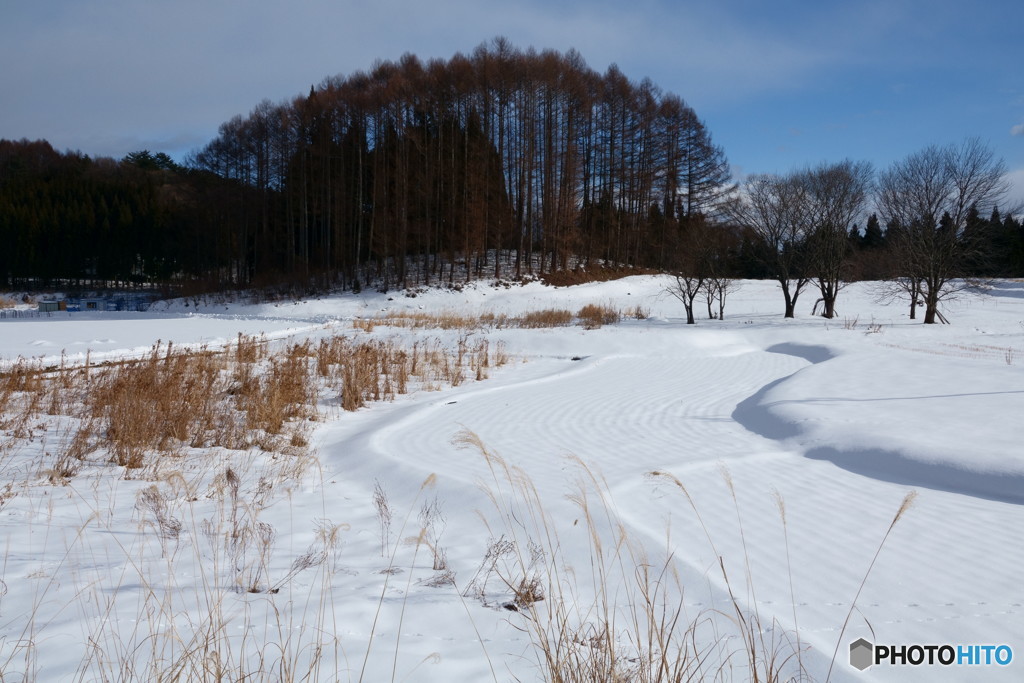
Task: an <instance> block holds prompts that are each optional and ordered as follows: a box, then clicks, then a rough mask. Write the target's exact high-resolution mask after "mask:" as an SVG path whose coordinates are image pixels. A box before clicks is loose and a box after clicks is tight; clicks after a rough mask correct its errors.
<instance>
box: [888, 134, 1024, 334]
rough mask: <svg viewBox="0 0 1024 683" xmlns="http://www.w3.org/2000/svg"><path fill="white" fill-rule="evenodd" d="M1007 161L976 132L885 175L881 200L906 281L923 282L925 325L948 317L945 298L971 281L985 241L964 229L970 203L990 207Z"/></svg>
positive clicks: (1002, 184) (1004, 186)
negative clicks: (968, 277) (941, 308)
mask: <svg viewBox="0 0 1024 683" xmlns="http://www.w3.org/2000/svg"><path fill="white" fill-rule="evenodd" d="M1005 176H1006V164H1005V163H1004V162H1003V160H1002V159H997V158H996V157H995V156H994V154H993V152H992V150H991V149H990V148H988V147H987V146H985V145H983V144H982V143H981V142H980V141H979V140H978V139H976V138H972V139H969V140H966V141H964V142H963V143H961V144H960V145H947V146H945V147H937V146H934V145H933V146H931V147H928V148H926V149H924V150H922V151H920V152H917V153H915V154H911V155H910V156H908V157H907V158H906V159H904V160H903V161H899V162H896V163H894V164H893V165H892V166H890V167H889V169H888V170H887V171H886V172H885V173H883V174H882V177H881V179H880V192H879V205H880V208H881V210H882V213H883V214H884V215H885V216H886V217H887V218H888V219H889V222H890V224H892V225H894V226H895V228H896V229H895V230H891V232H893V233H895V234H892V235H890V236H889V239H890V244H891V248H892V250H893V255H894V258H895V266H896V268H897V269H898V272H897V275H898V277H899V279H900V280H901V281H906V282H910V283H915V285H916V283H920V291H921V296H922V298H923V299H924V305H925V316H924V322H925V323H926V324H932V323H935V322H936V321H937V320H941V321H943V322H945V318H943V316H942V314H941V313H940V312H939V303H940V302H941V301H942V300H944V299H946V298H948V297H950V296H951V295H953V294H955V293H956V292H958V291H960V290H962V289H963V288H964V287H965V286H967V281H966V280H965V279H964V278H965V276H966V275H967V274H968V272H969V270H970V267H971V266H972V265H976V264H975V263H974V261H976V259H977V258H978V257H979V256H981V255H982V253H983V251H984V248H983V245H981V244H979V243H978V240H977V238H976V236H973V235H971V234H969V232H965V227H966V223H967V217H968V215H969V213H970V211H971V210H972V207H973V208H974V209H976V210H978V211H982V212H985V211H990V210H991V209H992V208H993V207H994V206H995V205H996V204H998V202H999V201H1000V199H1001V198H1002V197H1003V196H1004V195H1005V194H1006V192H1007V190H1008V189H1009V185H1008V183H1007V181H1006V179H1005Z"/></svg>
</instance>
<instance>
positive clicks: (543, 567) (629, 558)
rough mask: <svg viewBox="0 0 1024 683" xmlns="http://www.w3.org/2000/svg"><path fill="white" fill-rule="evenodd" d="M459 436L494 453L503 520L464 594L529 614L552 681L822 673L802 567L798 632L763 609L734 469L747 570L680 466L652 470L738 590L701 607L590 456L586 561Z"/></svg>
mask: <svg viewBox="0 0 1024 683" xmlns="http://www.w3.org/2000/svg"><path fill="white" fill-rule="evenodd" d="M456 444H457V445H459V446H460V447H463V448H469V449H472V450H474V451H476V452H477V453H478V454H479V455H480V456H481V457H483V458H484V460H485V461H486V463H487V466H488V468H489V471H490V480H489V481H488V482H487V484H486V487H485V492H486V493H487V494H488V496H489V497H490V499H491V502H492V503H493V505H494V509H495V511H496V514H497V524H496V528H495V525H491V524H489V525H488V530H489V533H490V534H491V535H492V536H491V540H490V542H489V543H488V544H487V548H486V553H485V555H484V558H483V560H482V562H481V564H480V567H479V569H478V570H477V572H476V574H475V575H474V577H473V579H472V580H471V581H470V582H469V584H468V585H467V587H466V588H465V590H464V595H465V596H467V597H473V598H475V599H478V600H480V601H481V602H483V603H484V604H487V605H491V606H493V607H500V608H504V609H507V610H510V611H513V612H521V613H523V614H524V616H525V617H526V618H525V619H524V620H523V621H522V622H517V625H519V626H520V628H522V629H523V630H524V631H525V632H526V633H528V634H529V636H530V639H531V641H532V643H533V645H534V647H535V649H536V652H537V656H538V665H539V668H540V673H541V675H542V677H543V679H544V680H546V681H551V682H552V683H584V682H591V681H622V682H625V681H644V682H649V681H650V682H653V681H658V682H662V681H665V682H675V681H690V680H708V679H712V680H749V681H763V682H775V681H789V680H809V679H810V676H809V672H808V671H807V670H806V669H805V666H804V661H803V651H804V649H805V648H806V645H805V644H804V643H803V642H802V639H801V637H800V633H799V630H798V621H797V613H796V604H797V601H796V599H795V597H794V596H795V592H794V590H793V583H792V573H791V572H790V577H789V579H790V593H791V597H793V605H794V607H793V609H794V612H793V615H792V616H793V625H794V628H793V630H787V628H786V627H785V626H783V625H782V624H781V623H780V622H779V621H777V619H776V618H774V617H770V616H769V615H765V614H761V613H760V612H759V610H758V608H757V605H758V604H759V603H758V599H757V594H756V582H755V581H754V577H753V573H752V570H751V562H750V559H749V555H748V551H747V543H746V538H745V533H744V525H743V518H742V516H741V515H740V505H739V500H738V493H737V491H736V488H735V486H734V485H733V482H732V478H731V476H730V474H729V472H728V471H727V470H724V469H723V472H722V474H723V478H724V480H725V483H726V485H727V487H728V490H729V495H730V496H731V498H732V505H733V507H734V509H735V511H736V529H737V534H738V539H739V548H740V549H741V556H740V558H739V559H738V560H736V559H733V560H732V562H733V563H734V564H736V565H737V566H739V567H741V568H742V571H740V572H738V573H739V574H740V576H739V577H737V576H733V575H731V573H730V571H728V570H727V563H726V560H725V558H724V556H723V555H722V553H720V552H719V550H718V548H717V547H716V543H715V540H716V539H715V538H714V537H713V535H712V534H711V532H710V530H709V528H708V527H707V525H706V524H705V521H704V519H703V517H702V515H701V511H700V509H699V507H698V506H697V505H696V503H695V502H694V500H693V498H692V497H691V496H690V493H689V491H688V490H687V489H686V487H685V485H684V484H683V483H682V482H681V481H680V480H679V479H678V478H676V477H675V476H673V475H671V474H669V473H665V472H652V473H650V477H651V479H652V481H654V482H666V483H668V484H669V485H670V486H671V487H672V488H674V489H675V490H676V491H678V492H679V493H680V494H682V496H683V498H684V499H685V501H686V503H687V507H689V509H690V511H691V512H692V513H693V515H694V516H695V518H696V519H697V521H698V523H699V526H700V528H701V529H702V530H703V532H704V535H705V537H706V540H707V543H708V545H709V548H710V550H711V552H712V553H713V554H714V556H715V557H717V558H718V571H719V572H720V575H721V579H722V583H723V585H724V586H725V589H726V591H727V594H728V601H727V604H726V607H724V608H716V609H700V610H699V611H697V612H696V613H691V612H688V611H687V609H686V606H685V604H684V601H683V593H684V590H685V588H686V587H685V586H684V585H682V583H681V580H680V577H679V575H678V574H677V572H676V566H677V562H679V561H680V560H681V558H676V557H675V556H674V549H673V547H672V544H671V543H669V544H668V547H666V548H665V549H664V551H663V553H662V554H660V555H659V556H651V555H649V553H648V550H647V549H646V548H645V543H644V540H643V539H635V538H633V537H631V536H630V534H629V532H628V531H627V529H626V528H625V525H624V524H623V523H622V521H621V519H620V518H619V517H618V515H617V514H616V512H615V509H614V504H613V503H612V501H611V499H610V495H609V487H608V485H607V483H606V482H605V481H604V480H603V479H601V478H600V477H599V476H598V475H596V474H595V473H594V472H593V471H592V470H590V469H589V468H587V466H586V465H585V464H584V463H583V462H582V461H580V460H579V459H577V458H572V460H573V462H574V463H575V465H576V466H577V468H578V471H579V474H580V477H579V483H578V488H577V489H576V490H575V491H574V492H573V493H572V494H571V495H570V496H569V500H571V501H572V502H573V503H574V504H575V508H576V510H575V513H576V514H575V515H574V516H576V517H577V520H576V521H575V522H573V524H572V526H574V527H575V526H577V524H579V525H580V526H582V527H583V529H584V531H585V532H586V533H587V534H588V539H589V549H590V554H589V557H577V558H573V559H574V560H575V561H576V563H577V564H576V565H575V566H574V565H572V564H571V563H570V558H567V557H564V556H563V555H562V548H563V547H564V546H565V543H564V542H563V540H562V539H560V537H559V531H558V529H559V524H560V523H561V522H562V521H563V520H560V519H554V518H552V517H551V516H550V514H549V512H548V511H547V510H546V509H545V505H544V502H543V500H542V497H541V495H540V493H539V492H538V490H537V489H536V488H535V487H534V484H533V482H532V480H531V479H530V477H529V475H528V474H527V473H526V472H524V471H522V470H521V469H519V468H518V467H516V466H514V465H511V464H509V463H508V462H506V461H505V460H504V459H502V458H501V457H500V456H499V455H498V454H496V453H494V452H493V451H491V450H489V449H488V448H487V447H486V445H484V444H483V442H482V441H481V440H480V438H479V437H478V436H476V435H475V434H473V433H472V432H469V431H463V432H461V433H460V434H459V435H458V436H457V437H456ZM915 495H916V494H915V493H913V492H911V493H910V494H908V495H907V497H906V498H905V499H904V501H903V503H902V504H901V506H900V508H899V510H898V511H897V512H896V514H895V516H894V518H893V520H892V523H891V524H890V525H889V528H888V529H887V530H886V532H885V534H884V536H883V537H882V539H881V542H880V543H879V545H878V549H877V550H876V553H875V556H874V558H872V560H871V562H870V564H869V565H868V567H867V569H866V571H865V573H864V576H863V578H862V580H861V584H860V587H859V588H858V590H857V594H856V595H855V596H853V599H852V601H851V603H850V610H849V614H848V615H847V620H846V622H844V624H843V625H842V629H841V630H840V631H839V635H838V636H837V640H836V652H838V647H839V645H840V644H841V643H842V639H843V635H844V633H845V629H846V626H847V623H848V621H849V617H850V614H852V613H853V611H854V610H855V609H856V605H857V600H858V598H859V596H860V591H861V589H862V588H863V586H864V584H865V583H866V582H867V579H868V577H869V575H870V573H871V570H872V568H873V566H874V563H875V560H877V557H878V554H879V553H880V552H881V549H882V547H883V546H884V545H885V543H886V541H887V540H888V537H889V535H890V533H891V531H892V529H893V527H894V526H895V525H896V523H897V522H898V521H899V520H900V518H901V517H902V516H903V515H904V514H905V513H906V511H907V509H909V507H910V506H911V504H912V502H913V499H914V496H915ZM776 503H777V506H778V510H779V515H780V520H781V524H782V528H783V531H784V538H785V543H786V545H785V548H784V549H783V550H782V552H784V553H785V555H786V559H787V566H789V537H788V530H787V523H786V513H785V504H784V502H783V500H782V498H781V496H779V495H778V494H776ZM562 526H563V527H564V524H563V525H562ZM496 532H498V533H496ZM834 660H835V655H833V663H834ZM829 675H831V670H830V671H829Z"/></svg>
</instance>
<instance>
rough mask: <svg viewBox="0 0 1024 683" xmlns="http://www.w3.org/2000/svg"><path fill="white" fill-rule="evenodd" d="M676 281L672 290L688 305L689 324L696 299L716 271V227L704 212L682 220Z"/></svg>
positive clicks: (676, 261)
mask: <svg viewBox="0 0 1024 683" xmlns="http://www.w3.org/2000/svg"><path fill="white" fill-rule="evenodd" d="M676 249H677V251H676V257H675V259H674V260H675V263H676V265H675V269H674V270H673V273H672V274H673V275H674V276H675V284H674V285H671V286H669V290H668V291H669V293H670V294H672V296H674V297H676V298H677V299H679V300H680V301H682V302H683V307H684V308H685V309H686V324H687V325H693V324H694V323H696V319H695V317H694V315H693V303H694V300H695V299H696V298H697V295H699V294H700V293H701V292H702V291H704V290H705V286H706V283H707V281H708V278H709V277H711V275H712V274H713V263H714V259H715V256H716V253H715V251H716V250H715V239H714V228H713V227H712V226H710V225H709V224H708V222H707V221H706V220H705V219H704V217H703V216H700V215H697V216H694V217H692V218H686V219H684V220H682V221H681V222H680V230H679V242H678V244H677V247H676Z"/></svg>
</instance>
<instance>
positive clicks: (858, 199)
mask: <svg viewBox="0 0 1024 683" xmlns="http://www.w3.org/2000/svg"><path fill="white" fill-rule="evenodd" d="M873 175H874V172H873V170H872V168H871V164H869V163H867V162H853V161H850V160H849V159H847V160H845V161H841V162H839V163H836V164H822V165H820V166H818V167H817V168H813V169H810V170H807V171H803V172H801V173H799V174H798V175H797V177H798V178H799V179H800V180H801V182H803V183H804V185H805V188H806V191H805V194H804V197H805V199H806V201H807V207H806V209H805V211H804V215H805V216H806V218H807V221H808V226H807V228H808V250H807V259H808V263H807V265H808V269H809V271H810V273H811V274H813V276H814V279H815V281H816V282H817V284H818V290H819V291H820V292H821V300H822V304H823V309H822V313H821V314H822V315H823V316H824V317H826V318H833V317H835V313H836V298H837V297H838V296H839V290H840V289H841V288H842V287H843V284H844V282H843V281H844V277H845V275H846V267H847V265H848V263H849V254H850V240H849V234H850V228H851V227H852V226H853V225H854V224H855V223H856V221H857V218H858V217H859V216H860V215H861V214H862V213H864V210H865V208H866V206H867V201H868V197H869V195H870V192H871V184H872V177H873Z"/></svg>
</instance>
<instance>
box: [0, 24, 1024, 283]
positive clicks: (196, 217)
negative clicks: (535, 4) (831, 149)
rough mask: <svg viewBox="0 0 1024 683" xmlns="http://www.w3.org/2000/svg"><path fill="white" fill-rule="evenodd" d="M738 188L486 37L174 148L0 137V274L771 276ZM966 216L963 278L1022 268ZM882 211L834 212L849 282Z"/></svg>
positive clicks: (723, 167) (703, 134) (185, 278)
mask: <svg viewBox="0 0 1024 683" xmlns="http://www.w3.org/2000/svg"><path fill="white" fill-rule="evenodd" d="M837 168H838V167H837ZM832 170H835V169H832ZM735 197H736V186H735V184H733V183H732V180H731V178H730V172H729V165H728V161H727V158H726V155H725V152H724V150H723V149H722V148H721V147H719V146H717V145H715V144H714V143H713V141H712V136H711V133H710V132H709V131H708V129H707V127H706V126H705V124H704V122H703V121H702V120H701V119H700V118H699V117H698V116H697V114H696V113H695V112H694V110H693V109H692V108H691V107H689V106H688V105H687V104H686V103H685V102H684V100H683V99H682V98H681V97H679V96H677V95H674V94H671V93H665V92H662V91H661V90H660V89H659V88H658V87H657V86H656V85H655V84H653V83H651V82H650V81H649V80H643V81H641V82H634V81H632V80H630V79H629V78H628V77H627V76H625V75H624V74H623V73H622V72H621V71H620V70H619V69H618V68H617V67H615V66H614V65H613V66H612V67H610V68H609V69H608V70H607V71H606V72H605V73H604V74H599V73H597V72H595V71H594V70H592V69H591V68H589V67H588V66H587V65H586V63H585V62H584V60H583V58H582V57H581V56H580V55H579V54H578V53H576V52H575V51H570V52H568V53H565V54H561V53H558V52H554V51H543V52H537V51H535V50H533V49H529V50H520V49H518V48H516V47H514V46H512V45H511V44H509V43H508V41H506V40H504V39H502V38H498V39H495V40H494V41H492V42H490V43H488V44H485V45H481V46H480V47H478V48H477V49H476V50H475V51H474V52H473V53H472V54H471V55H461V54H459V55H455V56H454V57H452V58H450V59H448V60H440V59H436V60H430V61H427V62H425V63H424V62H422V61H421V60H420V59H418V58H417V57H415V56H413V55H409V54H407V55H405V56H403V57H402V58H401V59H399V60H398V61H396V62H392V61H384V62H379V63H377V64H376V65H374V66H373V68H372V69H370V70H369V71H368V72H356V73H353V74H350V75H348V76H336V77H332V78H328V79H326V80H325V81H324V82H322V83H321V84H319V85H318V86H315V87H313V88H311V89H310V91H309V93H308V94H305V95H302V96H299V97H296V98H294V99H293V100H291V101H287V102H282V103H272V102H270V101H264V102H261V103H259V104H258V105H256V106H255V107H254V108H253V110H252V111H251V112H250V113H249V114H248V115H247V116H236V117H235V118H233V119H231V120H229V121H227V122H225V123H224V124H222V125H221V126H220V129H219V132H218V135H217V136H216V137H215V138H214V139H213V140H212V141H210V142H209V143H208V144H207V145H206V146H205V147H203V148H202V149H199V150H196V151H195V152H193V153H192V154H191V155H190V156H189V157H188V158H187V159H185V160H184V162H183V163H181V164H178V163H176V162H174V161H173V160H172V159H171V158H170V157H169V156H167V155H166V154H163V153H160V152H156V153H153V152H150V151H147V150H143V151H139V152H135V153H132V154H129V155H128V156H126V157H125V158H124V159H121V160H113V159H107V158H96V159H93V158H90V157H88V156H85V155H83V154H81V153H79V152H63V153H62V152H58V151H56V150H54V149H53V148H52V146H51V145H50V144H49V143H47V142H46V141H27V140H21V141H10V140H0V245H2V248H0V286H2V287H5V288H7V289H18V288H26V289H45V288H48V287H95V286H104V287H130V286H149V287H159V288H161V289H164V290H166V291H168V292H176V293H189V292H199V291H204V292H212V291H221V290H226V289H245V288H267V287H272V288H286V289H288V290H290V291H293V292H297V293H305V292H311V291H322V290H325V289H332V288H339V287H340V288H342V289H358V288H360V287H364V286H374V287H378V288H384V289H388V288H399V287H406V288H408V287H414V286H420V285H430V284H454V283H456V282H458V281H463V280H466V279H469V278H473V277H489V278H495V279H516V278H522V277H524V276H545V275H551V274H553V273H558V272H565V271H578V270H580V269H583V270H586V271H590V272H592V271H594V270H595V269H597V268H599V267H600V268H616V269H630V268H632V269H637V268H644V269H654V270H658V271H668V272H679V271H680V269H686V268H697V267H698V266H696V265H695V260H694V254H696V253H698V252H699V253H700V254H701V259H700V260H701V263H702V264H703V265H702V266H700V267H702V268H708V267H709V265H708V264H712V263H713V270H714V271H715V273H717V274H718V275H720V276H723V275H724V276H729V277H746V278H762V277H773V276H774V274H773V273H772V272H771V270H772V268H771V263H772V259H771V258H766V254H765V250H766V249H768V248H770V247H768V245H766V244H765V240H764V238H763V235H761V234H759V232H758V230H756V229H754V228H753V227H752V226H751V225H748V224H746V223H745V222H744V221H743V220H740V218H739V217H741V216H742V212H737V211H734V210H731V209H730V205H731V202H733V201H734V200H735ZM989 209H990V212H989ZM981 210H985V213H984V214H982V213H980V211H981ZM933 218H934V219H936V220H938V219H939V217H933ZM964 220H965V222H964V225H963V226H958V227H959V228H960V229H962V230H965V231H968V232H970V234H972V235H974V236H977V235H982V234H983V235H984V236H985V241H986V248H985V250H984V252H985V254H986V257H985V258H984V259H975V260H973V261H971V262H970V263H968V264H966V266H967V268H966V270H964V271H963V273H962V274H964V275H983V276H1019V275H1021V274H1022V273H1024V234H1022V227H1021V223H1020V221H1019V220H1017V219H1016V218H1015V217H1014V216H1012V215H1006V216H1005V217H1004V216H1002V215H1001V214H1000V212H999V208H998V206H993V207H980V208H979V207H973V211H972V212H971V213H969V214H966V218H965V219H964ZM892 227H893V226H891V225H884V224H882V223H881V222H880V221H879V218H878V216H875V215H872V216H871V217H870V219H868V220H867V222H866V224H865V225H864V226H863V229H862V228H861V227H859V226H856V225H854V226H846V227H844V230H848V238H847V240H846V243H845V245H843V246H842V251H843V258H844V272H843V275H844V277H845V278H846V279H848V280H853V279H880V278H885V277H890V276H891V275H893V268H894V263H895V260H894V259H893V258H891V257H890V255H889V251H890V249H889V248H888V241H889V240H888V239H887V237H888V235H889V234H890V232H892V230H891V228H892ZM896 227H897V228H898V227H899V226H896ZM940 227H941V226H940ZM698 236H699V239H698ZM812 243H813V241H812V240H807V244H812ZM782 248H783V249H787V248H788V249H793V248H794V245H788V246H787V245H783V246H782ZM806 263H807V266H806V267H809V264H810V263H811V261H810V260H808V261H807V262H806ZM807 274H808V275H813V273H807Z"/></svg>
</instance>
